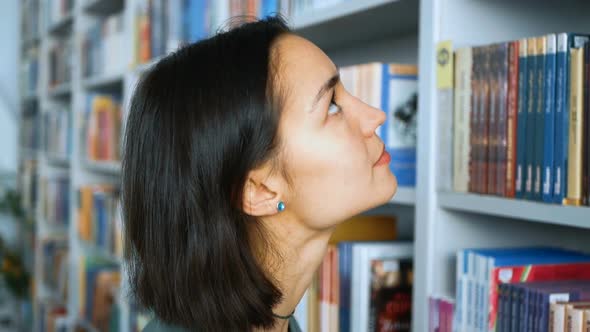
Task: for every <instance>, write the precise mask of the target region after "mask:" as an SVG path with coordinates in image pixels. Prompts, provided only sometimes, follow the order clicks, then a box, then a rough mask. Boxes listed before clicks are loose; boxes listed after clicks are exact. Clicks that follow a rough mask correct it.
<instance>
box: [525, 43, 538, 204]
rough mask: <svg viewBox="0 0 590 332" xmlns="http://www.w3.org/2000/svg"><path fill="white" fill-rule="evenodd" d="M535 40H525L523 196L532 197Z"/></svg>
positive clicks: (535, 86) (535, 89) (535, 82)
mask: <svg viewBox="0 0 590 332" xmlns="http://www.w3.org/2000/svg"><path fill="white" fill-rule="evenodd" d="M536 68H537V41H536V39H535V38H529V39H528V40H527V80H528V83H527V84H528V85H527V93H528V96H527V115H526V121H527V124H526V143H527V144H526V149H525V153H526V156H525V162H526V173H525V191H524V198H526V199H533V162H534V157H535V154H534V152H535V119H536V116H535V111H536V107H537V79H536Z"/></svg>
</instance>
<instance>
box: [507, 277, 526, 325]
mask: <svg viewBox="0 0 590 332" xmlns="http://www.w3.org/2000/svg"><path fill="white" fill-rule="evenodd" d="M511 289H512V292H511V293H512V294H511V295H512V302H511V316H510V318H511V320H510V330H509V331H515V332H516V331H518V329H519V328H520V320H521V313H520V303H521V302H522V301H523V297H524V292H523V289H522V288H521V287H518V285H515V284H513V285H512V287H511Z"/></svg>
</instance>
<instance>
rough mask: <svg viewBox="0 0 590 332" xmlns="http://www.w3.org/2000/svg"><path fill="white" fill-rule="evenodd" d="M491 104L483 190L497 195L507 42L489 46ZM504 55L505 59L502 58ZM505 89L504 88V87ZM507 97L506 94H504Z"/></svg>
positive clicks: (488, 117) (489, 107) (488, 118)
mask: <svg viewBox="0 0 590 332" xmlns="http://www.w3.org/2000/svg"><path fill="white" fill-rule="evenodd" d="M489 52H490V54H489V57H490V60H489V61H490V64H489V74H488V84H489V88H488V89H489V106H488V116H487V122H488V123H487V125H486V127H487V131H488V132H487V149H486V159H485V161H484V164H485V165H486V167H485V172H486V174H485V175H484V176H485V178H486V179H487V180H486V183H487V187H486V190H485V191H484V192H483V193H485V194H489V195H495V194H496V192H497V191H498V189H497V184H498V179H497V175H498V170H497V169H498V159H497V157H498V155H499V152H498V145H499V141H498V140H499V126H500V113H502V111H504V112H505V111H506V108H505V107H506V105H502V100H501V99H502V92H501V91H500V90H501V89H500V85H501V84H502V82H501V81H502V80H503V79H504V75H503V72H502V70H501V67H502V64H503V62H504V61H502V60H505V59H506V57H507V53H508V52H507V45H506V44H493V45H491V46H490V47H489ZM502 57H503V58H504V59H502ZM502 90H504V89H502ZM503 97H504V98H506V94H505V93H504V95H503Z"/></svg>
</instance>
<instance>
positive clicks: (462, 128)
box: [453, 48, 473, 192]
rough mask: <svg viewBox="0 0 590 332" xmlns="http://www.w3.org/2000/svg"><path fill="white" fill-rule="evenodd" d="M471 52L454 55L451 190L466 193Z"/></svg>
mask: <svg viewBox="0 0 590 332" xmlns="http://www.w3.org/2000/svg"><path fill="white" fill-rule="evenodd" d="M472 64H473V58H472V51H471V48H462V49H459V50H457V52H456V53H455V78H454V79H455V84H454V86H455V87H454V89H455V100H454V138H453V140H454V144H453V154H454V157H453V161H454V162H453V189H454V190H455V191H456V192H467V191H468V190H469V181H470V166H469V156H470V153H471V151H470V145H471V144H470V135H471V134H470V132H471V130H470V129H471V124H470V121H471V117H472V108H471V85H472V83H471V79H472Z"/></svg>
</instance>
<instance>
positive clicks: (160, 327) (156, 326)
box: [142, 318, 188, 332]
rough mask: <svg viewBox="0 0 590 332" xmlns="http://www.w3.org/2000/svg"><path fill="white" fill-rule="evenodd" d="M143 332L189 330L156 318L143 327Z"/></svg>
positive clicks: (180, 331)
mask: <svg viewBox="0 0 590 332" xmlns="http://www.w3.org/2000/svg"><path fill="white" fill-rule="evenodd" d="M142 332H188V330H186V329H184V328H182V327H178V326H174V325H169V324H166V323H164V322H162V321H160V320H158V319H156V318H154V319H152V320H151V321H150V322H149V323H148V325H146V326H145V327H144V328H143V330H142Z"/></svg>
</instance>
